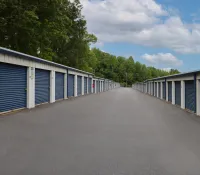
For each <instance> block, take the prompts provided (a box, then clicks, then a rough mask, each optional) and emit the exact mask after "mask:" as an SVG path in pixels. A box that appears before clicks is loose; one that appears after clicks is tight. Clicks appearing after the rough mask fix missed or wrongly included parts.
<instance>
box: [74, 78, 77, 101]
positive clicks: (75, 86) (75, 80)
mask: <svg viewBox="0 0 200 175" xmlns="http://www.w3.org/2000/svg"><path fill="white" fill-rule="evenodd" d="M74 97H77V75H76V74H75V75H74Z"/></svg>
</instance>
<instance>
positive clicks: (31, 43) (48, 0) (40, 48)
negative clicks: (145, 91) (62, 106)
mask: <svg viewBox="0 0 200 175" xmlns="http://www.w3.org/2000/svg"><path fill="white" fill-rule="evenodd" d="M81 10H82V5H81V3H80V2H79V0H74V1H73V2H72V1H70V0H43V1H40V0H1V1H0V46H2V47H6V48H9V49H12V50H16V51H19V52H23V53H26V54H30V55H33V56H37V57H41V58H43V59H46V60H50V61H54V62H57V63H60V64H64V65H67V66H71V67H75V68H78V69H82V70H85V71H88V72H92V73H94V74H95V75H96V76H100V77H104V78H108V79H113V80H114V81H118V82H120V83H122V84H124V83H125V82H126V79H127V84H128V85H131V84H132V83H134V82H139V81H143V80H145V79H149V78H154V77H158V76H164V75H169V74H174V73H178V71H177V70H171V71H170V72H166V71H163V70H159V69H156V68H154V67H146V66H145V65H144V64H141V63H139V62H135V61H134V59H133V57H129V58H128V59H127V58H124V57H116V56H114V55H111V54H109V53H105V52H102V51H100V50H99V49H96V48H93V49H90V45H91V44H92V43H95V42H96V41H97V38H96V36H95V35H93V34H89V33H88V31H87V27H86V26H87V23H86V20H85V18H84V16H83V15H82V14H81Z"/></svg>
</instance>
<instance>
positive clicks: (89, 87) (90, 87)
mask: <svg viewBox="0 0 200 175" xmlns="http://www.w3.org/2000/svg"><path fill="white" fill-rule="evenodd" d="M91 92H92V78H89V81H88V93H91Z"/></svg>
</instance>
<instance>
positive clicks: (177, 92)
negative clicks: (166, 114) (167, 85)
mask: <svg viewBox="0 0 200 175" xmlns="http://www.w3.org/2000/svg"><path fill="white" fill-rule="evenodd" d="M175 104H176V105H179V106H181V82H180V81H175Z"/></svg>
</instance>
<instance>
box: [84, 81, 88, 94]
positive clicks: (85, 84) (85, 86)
mask: <svg viewBox="0 0 200 175" xmlns="http://www.w3.org/2000/svg"><path fill="white" fill-rule="evenodd" d="M84 94H87V77H84Z"/></svg>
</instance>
